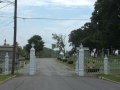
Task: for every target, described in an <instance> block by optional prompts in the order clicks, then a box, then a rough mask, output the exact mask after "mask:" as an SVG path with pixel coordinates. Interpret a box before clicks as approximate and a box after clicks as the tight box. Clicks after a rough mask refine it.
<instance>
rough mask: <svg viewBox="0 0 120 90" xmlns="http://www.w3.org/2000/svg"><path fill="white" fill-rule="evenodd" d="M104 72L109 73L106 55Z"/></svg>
mask: <svg viewBox="0 0 120 90" xmlns="http://www.w3.org/2000/svg"><path fill="white" fill-rule="evenodd" d="M104 74H106V75H108V58H107V56H106V55H105V58H104Z"/></svg>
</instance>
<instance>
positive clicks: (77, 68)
mask: <svg viewBox="0 0 120 90" xmlns="http://www.w3.org/2000/svg"><path fill="white" fill-rule="evenodd" d="M78 61H79V51H77V61H76V65H75V73H76V74H78V71H79V62H78Z"/></svg>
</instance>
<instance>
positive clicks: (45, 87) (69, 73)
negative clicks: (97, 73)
mask: <svg viewBox="0 0 120 90" xmlns="http://www.w3.org/2000/svg"><path fill="white" fill-rule="evenodd" d="M27 68H28V67H26V69H25V70H26V71H27V72H28V71H29V68H28V69H27ZM23 71H24V70H23ZM27 72H26V73H27ZM26 73H25V76H22V77H16V78H13V79H11V80H9V81H7V82H5V83H3V84H1V85H0V90H120V84H116V83H113V82H109V81H105V80H101V79H97V78H92V77H79V76H77V75H76V74H75V73H74V70H73V69H71V68H70V67H67V66H65V65H63V64H61V63H58V62H56V61H55V59H53V58H51V59H50V58H40V59H37V73H36V75H34V76H29V75H27V74H26Z"/></svg>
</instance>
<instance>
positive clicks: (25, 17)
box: [17, 17, 90, 20]
mask: <svg viewBox="0 0 120 90" xmlns="http://www.w3.org/2000/svg"><path fill="white" fill-rule="evenodd" d="M17 18H19V19H47V20H90V19H60V18H26V17H17Z"/></svg>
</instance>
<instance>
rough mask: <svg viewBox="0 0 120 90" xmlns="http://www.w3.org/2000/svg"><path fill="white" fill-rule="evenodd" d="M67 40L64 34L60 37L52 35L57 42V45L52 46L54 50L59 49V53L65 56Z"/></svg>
mask: <svg viewBox="0 0 120 90" xmlns="http://www.w3.org/2000/svg"><path fill="white" fill-rule="evenodd" d="M65 38H66V36H65V35H62V34H59V35H57V34H52V39H54V40H56V43H55V44H52V49H54V48H58V49H59V52H58V53H61V52H63V54H64V56H65Z"/></svg>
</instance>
